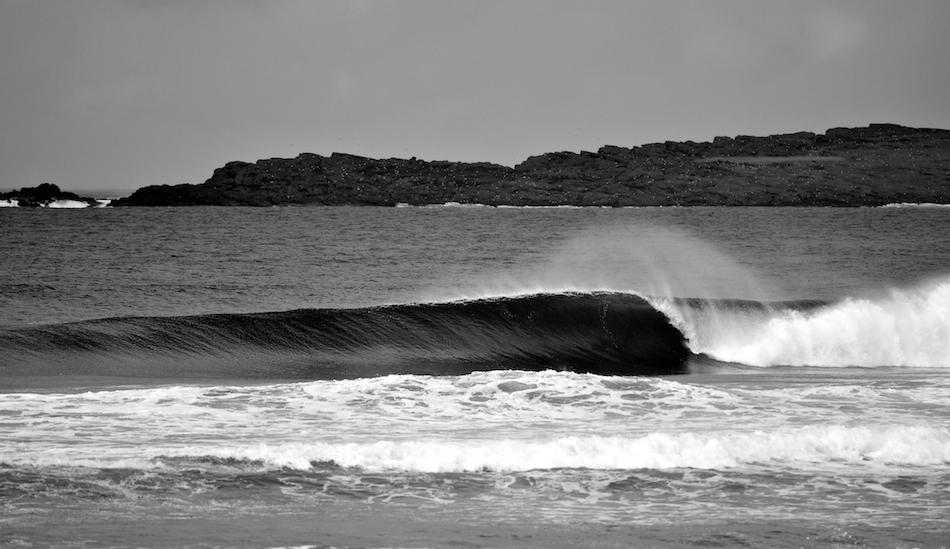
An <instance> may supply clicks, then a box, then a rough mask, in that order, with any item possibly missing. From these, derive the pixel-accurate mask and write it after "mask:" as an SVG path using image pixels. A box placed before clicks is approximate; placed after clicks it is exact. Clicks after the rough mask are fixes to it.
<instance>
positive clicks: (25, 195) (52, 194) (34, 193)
mask: <svg viewBox="0 0 950 549" xmlns="http://www.w3.org/2000/svg"><path fill="white" fill-rule="evenodd" d="M0 200H16V201H17V203H18V205H19V206H20V207H21V208H46V207H48V206H49V205H50V204H51V203H53V202H57V201H61V200H72V201H75V202H83V203H85V204H87V205H89V206H91V207H95V206H98V205H99V203H98V202H97V201H96V199H95V198H87V197H83V196H79V195H78V194H76V193H71V192H66V191H62V190H60V188H59V186H57V185H54V184H52V183H41V184H40V185H38V186H36V187H23V188H22V189H20V190H19V191H10V192H7V193H0Z"/></svg>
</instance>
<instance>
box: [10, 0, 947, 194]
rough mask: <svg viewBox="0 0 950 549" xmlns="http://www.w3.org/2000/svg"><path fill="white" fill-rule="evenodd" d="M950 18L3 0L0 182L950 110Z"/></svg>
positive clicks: (540, 6)
mask: <svg viewBox="0 0 950 549" xmlns="http://www.w3.org/2000/svg"><path fill="white" fill-rule="evenodd" d="M948 24H950V1H948V0H929V1H899V2H898V1H886V2H885V1H871V0H854V1H835V0H814V1H806V0H797V1H789V2H773V1H765V0H742V1H739V0H696V1H677V0H657V1H634V0H619V1H612V2H602V1H590V0H585V1H580V0H578V1H573V2H564V1H551V0H545V1H515V0H505V1H490V0H477V1H474V0H473V1H465V2H453V1H447V0H433V1H411V0H409V1H396V0H393V1H386V0H375V1H374V0H350V1H342V0H341V1H327V2H318V1H283V0H270V1H264V0H261V1H251V0H220V1H215V0H209V1H197V0H128V1H120V0H111V1H106V0H102V1H97V0H84V1H81V2H79V1H75V0H60V1H50V0H0V190H4V189H6V190H9V189H14V188H20V187H24V186H31V187H32V186H36V185H38V184H40V183H43V182H51V183H56V184H58V185H60V187H62V188H64V189H69V190H84V189H87V190H92V189H109V188H114V189H135V188H138V187H143V186H145V185H152V184H164V183H167V184H177V183H201V182H203V181H204V180H206V179H207V178H209V177H210V176H211V173H212V172H213V170H214V169H215V168H217V167H220V166H222V165H224V164H225V163H226V162H228V161H231V160H244V161H248V162H254V161H256V160H258V159H261V158H269V157H275V156H276V157H293V156H296V155H297V154H299V153H301V152H313V153H317V154H321V155H329V154H330V153H332V152H345V153H351V154H358V155H363V156H370V157H374V158H389V157H399V158H409V157H413V156H415V157H418V158H421V159H425V160H458V161H488V162H496V163H499V164H505V165H509V166H510V165H514V164H517V163H519V162H521V161H523V160H524V159H526V158H527V157H528V156H531V155H536V154H541V153H544V152H549V151H562V150H569V151H580V150H596V149H598V148H599V147H601V146H602V145H606V144H611V145H620V146H628V147H629V146H636V145H642V144H644V143H652V142H659V141H666V140H674V141H681V140H694V141H708V140H711V139H712V138H713V137H715V136H717V135H729V136H734V135H738V134H748V135H768V134H773V133H787V132H794V131H802V130H807V131H814V132H823V131H825V130H827V129H828V128H831V127H836V126H864V125H867V124H869V123H871V122H889V123H896V124H903V125H908V126H920V127H937V128H950V61H948V60H950V32H948V30H947V29H948Z"/></svg>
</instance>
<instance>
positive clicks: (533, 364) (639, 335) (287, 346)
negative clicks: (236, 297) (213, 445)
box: [0, 293, 690, 379]
mask: <svg viewBox="0 0 950 549" xmlns="http://www.w3.org/2000/svg"><path fill="white" fill-rule="evenodd" d="M0 350H3V353H2V354H0V375H21V376H22V375H32V376H37V375H40V376H44V375H47V376H48V375H91V374H94V375H100V376H123V377H143V378H178V377H201V378H206V379H211V378H230V379H243V378H255V379H349V378H358V377H376V376H385V375H392V374H420V375H465V374H468V373H471V372H473V371H478V370H531V371H542V370H560V371H572V372H577V373H594V374H601V375H623V376H628V375H669V374H678V373H685V372H686V371H687V370H686V363H687V359H688V358H689V355H690V353H689V351H688V349H687V346H686V342H685V339H684V336H683V334H682V333H680V332H679V331H678V330H677V329H676V328H675V327H673V325H671V323H670V321H669V319H668V318H667V317H666V316H665V315H664V314H663V313H661V312H659V311H657V310H656V309H654V308H653V307H652V306H651V305H650V304H649V303H648V302H647V301H646V300H644V299H643V298H641V297H639V296H636V295H631V294H618V293H577V294H533V295H527V296H517V297H502V298H491V299H478V300H469V301H457V302H449V303H422V304H402V305H387V306H380V307H368V308H362V309H300V310H295V311H283V312H270V313H250V314H213V315H196V316H187V317H127V318H110V319H99V320H90V321H82V322H74V323H66V324H58V325H48V326H40V327H22V328H15V329H11V330H7V331H3V330H0Z"/></svg>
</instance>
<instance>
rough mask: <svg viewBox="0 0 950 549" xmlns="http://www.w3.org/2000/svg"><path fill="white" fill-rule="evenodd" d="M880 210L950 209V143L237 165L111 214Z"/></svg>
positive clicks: (775, 142) (659, 146) (305, 158)
mask: <svg viewBox="0 0 950 549" xmlns="http://www.w3.org/2000/svg"><path fill="white" fill-rule="evenodd" d="M447 202H458V203H463V204H464V203H470V204H476V203H477V204H487V205H516V206H554V205H577V206H879V205H883V204H887V203H893V202H936V203H950V131H948V130H937V129H919V128H907V127H903V126H897V125H893V124H872V125H870V126H868V127H865V128H833V129H830V130H828V131H827V132H825V133H824V134H814V133H810V132H799V133H792V134H783V135H772V136H768V137H753V136H742V135H740V136H738V137H735V138H729V137H717V138H715V139H714V140H713V141H712V142H709V143H694V142H692V141H686V142H683V143H678V142H666V143H654V144H649V145H643V146H641V147H632V148H625V147H617V146H610V145H608V146H604V147H601V148H600V150H598V151H597V152H587V151H583V152H580V153H573V152H555V153H547V154H543V155H540V156H533V157H531V158H528V159H527V160H525V161H524V162H522V163H521V164H519V165H518V166H515V167H514V168H509V167H505V166H500V165H497V164H488V163H461V162H443V161H438V162H425V161H420V160H416V159H414V158H413V159H410V160H403V159H395V158H391V159H386V160H375V159H371V158H363V157H359V156H352V155H347V154H339V153H334V154H332V155H331V156H329V157H323V156H319V155H316V154H310V153H304V154H301V155H299V156H297V157H296V158H289V159H283V158H272V159H267V160H260V161H258V162H256V163H254V164H251V163H247V162H230V163H228V164H227V165H225V166H223V167H221V168H219V169H217V170H215V172H214V174H213V175H212V177H211V178H210V179H208V181H206V182H204V183H202V184H200V185H176V186H168V185H160V186H152V187H145V188H142V189H139V190H137V191H136V192H135V193H133V194H132V195H131V196H129V197H127V198H123V199H119V200H116V201H114V202H113V203H112V205H113V206H191V205H218V206H272V205H371V206H392V205H396V204H399V203H405V204H411V205H424V204H441V203H447Z"/></svg>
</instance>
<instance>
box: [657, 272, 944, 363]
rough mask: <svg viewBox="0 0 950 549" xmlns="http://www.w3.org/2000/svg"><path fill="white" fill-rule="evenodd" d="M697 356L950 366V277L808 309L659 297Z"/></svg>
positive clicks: (740, 360) (746, 360)
mask: <svg viewBox="0 0 950 549" xmlns="http://www.w3.org/2000/svg"><path fill="white" fill-rule="evenodd" d="M655 301H656V306H657V307H658V308H659V309H661V310H663V311H664V312H665V313H667V314H668V315H669V316H670V317H671V318H672V319H673V320H674V323H676V324H677V325H678V326H679V327H680V328H681V329H682V330H683V331H684V333H685V334H686V335H687V337H688V338H689V340H690V346H691V348H692V349H693V351H695V352H700V353H707V354H709V355H710V356H712V357H714V358H717V359H719V360H725V361H730V362H738V363H742V364H749V365H753V366H775V365H789V366H864V367H873V366H919V367H931V368H944V367H950V280H941V281H936V282H932V283H929V284H925V285H923V286H921V287H918V288H912V289H894V290H892V291H890V292H889V293H888V294H887V295H885V296H881V297H876V298H848V299H845V300H843V301H840V302H838V303H834V304H831V305H828V306H825V307H819V308H816V309H812V310H808V311H797V310H791V309H781V308H780V309H776V310H755V311H746V310H735V309H730V308H728V307H724V308H721V309H716V308H714V307H710V308H709V309H707V310H701V311H695V310H690V309H689V308H688V307H687V306H679V305H677V304H675V303H673V302H669V301H664V300H655Z"/></svg>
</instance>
